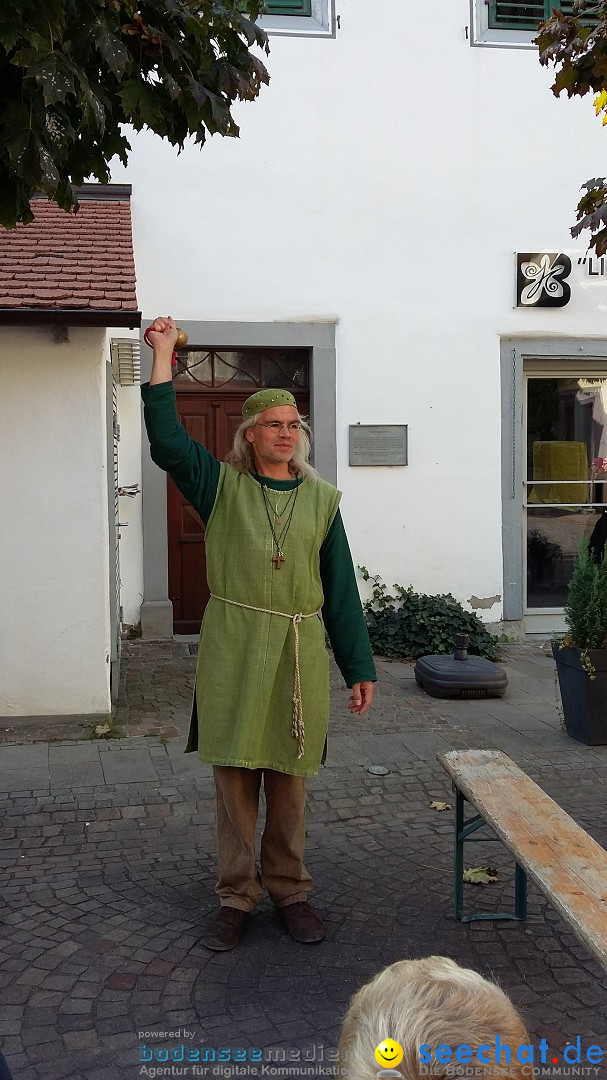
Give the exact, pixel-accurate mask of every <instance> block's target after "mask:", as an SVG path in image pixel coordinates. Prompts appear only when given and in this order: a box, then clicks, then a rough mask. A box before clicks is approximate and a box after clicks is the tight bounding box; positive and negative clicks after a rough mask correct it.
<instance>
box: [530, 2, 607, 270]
mask: <svg viewBox="0 0 607 1080" xmlns="http://www.w3.org/2000/svg"><path fill="white" fill-rule="evenodd" d="M535 43H536V45H537V46H538V49H539V54H540V64H543V65H544V67H548V66H549V65H553V66H554V68H555V72H556V74H555V80H554V83H553V84H552V92H553V94H554V95H555V96H556V97H558V96H559V95H560V94H561V93H562V92H563V90H565V91H566V93H567V94H568V96H569V97H570V98H571V97H574V95H575V96H578V97H585V95H586V94H589V93H593V94H594V106H595V111H596V114H597V116H598V115H600V114H601V113H602V114H603V124H605V123H607V0H576V3H574V6H573V14H572V15H563V12H562V11H560V10H559V9H558V8H557V9H556V10H555V11H554V12H553V14H552V16H551V17H550V18H549V19H547V20H546V22H543V23H541V24H540V27H539V34H538V36H537V38H536V39H535ZM582 191H583V192H584V194H583V195H582V198H581V199H580V201H579V203H578V206H577V214H576V216H577V224H576V225H574V226H573V228H572V229H571V235H572V236H573V237H574V238H577V237H578V236H580V235H581V234H582V233H583V232H584V230H588V231H589V232H590V238H589V241H588V246H589V248H594V250H595V251H596V253H597V255H604V254H605V252H606V251H607V177H604V176H601V177H595V178H594V179H592V180H587V181H586V182H585V183H584V184H582Z"/></svg>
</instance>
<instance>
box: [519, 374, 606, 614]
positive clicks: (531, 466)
mask: <svg viewBox="0 0 607 1080" xmlns="http://www.w3.org/2000/svg"><path fill="white" fill-rule="evenodd" d="M525 430H526V448H525V455H524V461H525V478H524V493H525V523H526V544H525V545H524V548H525V557H526V567H525V570H526V573H525V580H526V591H525V629H526V632H527V633H538V634H540V633H542V634H546V633H549V632H550V631H557V632H558V631H562V630H564V629H565V622H564V611H563V608H564V604H565V599H566V592H567V584H568V582H569V579H570V577H571V571H572V567H573V559H574V556H575V553H576V551H577V550H578V548H579V546H580V544H581V543H582V541H583V540H586V541H591V542H593V534H594V541H596V538H597V534H598V532H599V530H598V529H597V528H596V527H597V522H598V521H599V519H600V517H601V515H602V514H603V512H607V510H605V504H606V501H607V372H606V374H605V377H598V378H595V377H592V378H584V377H580V376H579V375H568V376H563V375H561V374H559V375H553V376H551V375H549V374H546V375H543V374H542V375H535V374H533V375H527V376H526V420H525ZM603 459H604V461H603ZM603 463H604V464H605V466H606V468H605V469H603ZM595 529H596V532H595Z"/></svg>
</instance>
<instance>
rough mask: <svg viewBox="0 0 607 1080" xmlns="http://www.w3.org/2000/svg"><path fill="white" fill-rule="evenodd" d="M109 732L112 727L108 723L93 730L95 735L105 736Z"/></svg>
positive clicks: (98, 725)
mask: <svg viewBox="0 0 607 1080" xmlns="http://www.w3.org/2000/svg"><path fill="white" fill-rule="evenodd" d="M111 730H112V725H111V724H110V723H107V724H97V727H96V728H95V735H107V734H108V732H109V731H111Z"/></svg>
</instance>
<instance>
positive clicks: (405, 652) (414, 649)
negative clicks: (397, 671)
mask: <svg viewBox="0 0 607 1080" xmlns="http://www.w3.org/2000/svg"><path fill="white" fill-rule="evenodd" d="M359 570H360V572H361V574H362V576H363V578H364V580H365V581H370V582H372V583H373V594H372V597H371V599H370V600H367V601H366V602H365V603H364V604H363V609H364V612H365V618H366V621H367V627H368V629H369V638H370V640H371V647H372V649H373V652H375V653H377V654H379V655H380V656H387V657H389V658H390V659H392V660H396V659H399V660H404V659H413V660H417V658H418V657H419V656H428V655H431V654H437V653H438V654H441V653H450V652H453V649H454V646H455V637H456V635H457V634H468V635H469V637H470V645H469V651H470V652H471V653H473V654H475V655H477V656H484V657H486V659H487V660H496V659H497V655H498V648H497V641H496V639H495V638H494V637H493V636H492V635H491V634H490V633H489V631H488V630H487V628H486V627H485V625H484V624H483V623H482V622H481V620H480V619H479V618H478V616H477V615H475V614H474V613H473V612H471V611H466V610H465V609H464V608H463V607H462V605H461V604H460V603H459V602H458V601H457V600H456V599H455V597H454V596H451V594H450V593H445V594H443V595H440V596H429V595H427V594H425V593H416V592H415V591H414V589H413V588H412V586H409V587H408V588H407V589H405V588H404V587H403V586H402V585H393V590H394V593H393V594H392V593H389V592H388V589H387V587H386V585H385V584H384V582H383V581H382V579H381V578H380V577H378V576H376V575H375V576H374V575H373V574H370V573H369V571H368V570H367V568H366V566H359Z"/></svg>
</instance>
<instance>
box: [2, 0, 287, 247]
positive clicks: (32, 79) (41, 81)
mask: <svg viewBox="0 0 607 1080" xmlns="http://www.w3.org/2000/svg"><path fill="white" fill-rule="evenodd" d="M262 10H263V0H222V2H219V0H143V2H141V3H138V2H136V0H3V4H2V18H1V19H0V223H1V224H2V225H4V226H5V227H7V228H12V227H13V226H14V225H15V224H17V223H18V222H24V223H27V222H28V221H31V220H32V217H33V215H32V212H31V209H30V199H31V197H32V195H33V194H34V193H36V192H42V193H43V194H45V195H47V196H48V197H49V198H50V199H52V200H53V201H54V202H56V203H57V204H58V205H59V206H61V207H63V208H64V209H65V210H70V209H74V208H76V207H77V200H76V197H75V195H74V191H73V187H74V185H76V186H77V185H79V184H82V183H83V182H84V181H85V180H86V179H87V178H89V177H94V178H95V179H96V180H98V181H99V182H100V183H108V181H109V178H110V172H109V163H110V161H111V159H112V158H113V157H114V156H115V155H117V156H118V157H119V158H120V160H121V161H122V163H123V164H124V165H126V163H127V160H128V152H129V150H130V149H131V147H130V144H129V141H128V139H127V137H126V135H125V133H124V130H123V127H124V126H125V125H130V126H131V127H133V128H135V130H137V131H139V130H141V129H142V128H144V127H147V128H149V129H150V130H151V131H153V132H155V133H156V134H157V135H160V136H161V137H162V138H164V139H168V140H169V142H170V143H172V145H173V146H176V147H178V149H179V150H182V149H183V146H184V144H185V142H186V140H187V139H189V138H192V139H193V140H194V142H195V143H198V144H199V145H202V144H204V142H205V140H206V138H207V135H209V134H210V135H214V134H220V135H226V136H231V137H237V136H238V134H239V130H238V126H237V125H236V123H235V121H234V118H233V116H232V106H233V104H234V102H235V101H243V100H244V101H252V100H254V99H255V98H256V97H257V95H258V94H259V91H260V89H261V87H262V85H263V84H264V83H268V82H269V75H268V72H267V70H266V68H265V66H264V64H263V62H262V60H261V59H260V57H259V56H258V55H256V54H255V52H253V51H252V49H254V48H258V49H259V50H261V51H263V52H265V53H267V52H268V51H269V49H268V42H267V36H266V34H264V32H263V31H262V30H261V29H260V28H259V27H258V26H256V24H255V20H256V19H257V17H258V16H259V14H260V13H261V11H262Z"/></svg>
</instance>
